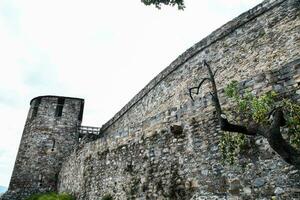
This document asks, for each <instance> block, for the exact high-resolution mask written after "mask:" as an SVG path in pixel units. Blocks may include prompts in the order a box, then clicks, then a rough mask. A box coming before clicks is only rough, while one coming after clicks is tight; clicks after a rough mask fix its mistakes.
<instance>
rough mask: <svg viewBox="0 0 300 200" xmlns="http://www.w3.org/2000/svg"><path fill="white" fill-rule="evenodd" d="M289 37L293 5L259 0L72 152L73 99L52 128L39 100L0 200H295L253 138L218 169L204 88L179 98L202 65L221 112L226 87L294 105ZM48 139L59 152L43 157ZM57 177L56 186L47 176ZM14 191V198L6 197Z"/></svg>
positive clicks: (294, 63)
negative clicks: (40, 196)
mask: <svg viewBox="0 0 300 200" xmlns="http://www.w3.org/2000/svg"><path fill="white" fill-rule="evenodd" d="M299 30H300V1H299V0H269V1H264V2H263V3H262V4H260V5H258V6H256V7H255V8H253V9H251V10H249V11H248V12H246V13H244V14H242V15H240V16H239V17H237V18H235V19H234V20H232V21H230V22H228V23H227V24H225V25H224V26H222V27H221V28H220V29H218V30H216V31H214V32H213V33H212V34H210V35H209V36H207V37H206V38H204V39H203V40H201V41H200V42H199V43H197V44H195V45H194V46H193V47H191V48H190V49H188V50H187V51H186V52H184V53H183V54H182V55H181V56H179V57H178V58H177V59H176V60H175V61H174V62H173V63H171V65H170V66H169V67H167V68H166V69H165V70H164V71H163V72H161V73H160V74H159V75H158V76H157V77H155V78H154V79H153V80H152V81H151V82H150V83H149V84H148V85H147V86H146V87H145V88H144V89H143V90H142V91H141V92H140V93H139V94H137V95H136V96H135V97H134V98H133V99H132V100H131V101H130V102H129V103H128V104H127V105H126V106H125V107H124V108H123V109H122V110H121V111H120V112H118V113H117V114H116V115H115V116H114V117H113V118H112V119H111V120H110V121H108V122H107V123H106V124H104V125H103V126H102V128H101V133H100V135H99V136H95V135H85V136H83V137H82V138H81V141H80V144H79V145H77V139H78V138H77V137H78V135H76V134H74V133H75V132H76V130H75V129H76V126H77V125H80V120H77V119H78V118H76V116H78V114H80V113H82V112H81V111H80V108H81V105H82V100H80V99H68V98H66V101H65V104H66V105H69V107H68V106H66V110H63V116H64V115H66V116H70V117H67V118H66V120H65V121H63V119H61V120H62V121H61V120H57V119H56V118H55V117H53V116H54V111H55V108H54V105H55V104H56V102H57V97H41V99H42V101H41V106H42V105H44V108H43V109H45V111H42V110H43V109H42V110H41V111H40V109H39V112H38V115H37V117H36V119H34V120H30V117H29V118H28V119H27V122H26V126H25V129H24V134H23V138H22V141H21V146H20V150H19V154H18V157H17V161H16V166H15V169H14V174H13V177H12V181H11V184H10V189H9V192H8V193H7V194H6V197H5V198H2V200H7V199H12V200H14V199H16V200H22V198H23V197H24V194H25V195H27V193H32V192H33V191H48V190H56V189H57V190H58V191H59V192H69V193H71V194H73V195H75V196H76V198H77V200H100V199H101V198H102V197H103V196H105V195H106V194H111V195H112V196H113V197H114V199H120V200H123V199H124V200H125V199H151V200H152V199H158V200H162V199H170V200H171V199H172V200H173V199H178V200H179V199H180V200H181V199H191V200H200V199H205V200H206V199H271V198H273V199H274V198H276V199H299V198H300V184H299V183H300V172H299V171H298V170H296V169H295V168H293V166H290V165H288V164H286V163H285V162H284V161H283V160H282V159H281V158H280V157H279V156H278V155H276V153H275V152H274V151H273V150H272V149H271V148H270V147H269V145H268V143H267V141H266V140H265V139H263V138H261V137H256V138H252V139H251V140H252V142H253V144H255V145H253V146H252V148H251V149H249V151H248V152H247V153H245V154H241V155H239V158H238V160H237V164H236V165H234V166H228V165H223V164H222V162H221V154H220V151H219V147H218V143H219V139H220V136H221V131H220V128H219V126H218V123H217V121H216V116H215V109H214V107H213V106H212V101H211V96H210V95H209V91H210V87H209V85H208V84H205V85H203V87H202V89H203V90H202V93H201V94H199V95H198V96H195V97H194V98H195V101H192V100H191V99H190V97H189V94H188V88H190V87H193V86H196V85H198V84H199V81H200V80H201V79H202V78H203V77H206V76H207V75H206V74H207V71H206V69H205V68H204V67H203V66H202V64H201V63H202V61H203V60H204V59H205V60H207V61H208V62H209V63H210V65H211V66H212V68H213V69H218V73H217V75H216V82H217V87H218V90H219V98H220V101H221V102H220V103H221V105H222V107H223V109H224V110H228V109H230V105H231V103H230V102H229V101H228V100H227V99H226V97H225V96H224V91H223V90H224V87H225V85H227V84H228V83H229V82H231V81H232V80H237V81H238V82H239V86H240V88H242V90H251V92H252V93H253V94H254V95H260V94H262V93H265V92H267V91H271V90H275V91H276V92H278V93H279V94H280V95H281V96H282V97H287V98H292V99H294V100H295V101H297V102H300V31H299ZM34 102H35V100H33V102H32V103H31V104H35V103H34ZM67 102H69V103H67ZM64 109H65V107H64ZM32 112H33V110H32V109H31V110H30V114H29V115H30V116H31V115H32V114H31V113H32ZM42 113H45V116H43V115H42ZM53 130H54V131H53ZM41 133H44V134H43V135H41ZM52 138H55V140H57V141H58V143H57V144H60V145H59V146H57V150H55V151H54V152H52V151H50V152H49V148H51V147H50V146H51V144H53V142H52V143H51V141H53V140H51V139H52ZM69 154H70V155H69ZM54 155H55V156H54ZM67 155H69V157H68V158H67V159H64V158H65V156H67ZM28 158H32V159H28ZM61 164H62V165H61ZM52 166H53V168H51V170H50V169H49V167H52ZM61 166H62V167H61ZM52 169H53V170H52ZM59 171H60V172H59ZM58 172H59V175H58V179H57V183H56V182H54V181H53V179H51V178H50V177H53V175H56V174H57V173H58ZM40 174H42V175H43V177H45V178H43V179H42V180H44V182H43V184H42V185H40V184H39V183H40V179H39V175H40ZM18 190H21V191H22V193H20V195H19V196H16V195H15V194H14V191H18ZM24 191H26V192H27V191H29V192H27V193H26V192H25V193H24ZM9 195H11V196H10V197H14V198H10V197H9ZM13 195H15V196H13ZM22 195H23V196H22ZM21 196H22V197H21ZM0 199H1V198H0Z"/></svg>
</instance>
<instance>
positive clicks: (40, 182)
mask: <svg viewBox="0 0 300 200" xmlns="http://www.w3.org/2000/svg"><path fill="white" fill-rule="evenodd" d="M42 181H43V175H42V174H39V182H38V185H39V187H41V186H42Z"/></svg>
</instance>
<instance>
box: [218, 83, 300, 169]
mask: <svg viewBox="0 0 300 200" xmlns="http://www.w3.org/2000/svg"><path fill="white" fill-rule="evenodd" d="M224 92H225V95H226V96H227V97H229V98H230V99H231V100H233V102H234V106H233V108H232V110H234V111H235V114H237V115H238V116H239V117H240V121H239V123H248V122H250V121H253V122H256V123H257V124H261V125H268V124H270V121H269V119H268V118H269V114H270V112H271V111H272V110H273V109H274V108H276V107H282V108H283V110H284V113H285V119H286V122H287V125H286V129H285V130H286V131H285V132H284V133H287V135H288V138H289V142H290V143H291V144H292V145H293V146H294V147H296V148H300V105H299V104H297V103H294V102H292V101H291V100H287V99H281V100H280V99H279V97H278V96H279V95H278V94H277V93H276V92H274V91H271V92H267V93H265V94H263V95H261V96H259V97H256V96H254V95H253V94H251V93H250V91H245V92H241V91H240V90H239V86H238V82H237V81H232V82H231V83H230V84H228V85H227V87H226V88H225V89H224ZM234 117H237V116H234ZM229 118H232V116H230V117H229ZM236 121H238V120H236ZM246 144H247V138H246V137H245V136H244V135H242V134H238V133H228V132H227V133H224V135H223V136H222V137H221V140H220V143H219V146H220V150H221V152H222V157H223V161H224V162H225V163H229V164H233V163H234V161H235V160H236V157H237V155H238V154H239V153H240V152H241V151H243V148H246V147H247V145H246Z"/></svg>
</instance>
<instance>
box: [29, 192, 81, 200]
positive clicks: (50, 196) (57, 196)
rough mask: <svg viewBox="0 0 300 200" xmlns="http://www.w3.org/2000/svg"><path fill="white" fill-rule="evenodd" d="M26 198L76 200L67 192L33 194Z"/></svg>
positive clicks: (35, 199)
mask: <svg viewBox="0 0 300 200" xmlns="http://www.w3.org/2000/svg"><path fill="white" fill-rule="evenodd" d="M26 200H75V198H74V197H72V196H71V195H69V194H66V193H62V194H56V193H54V192H49V193H44V194H34V195H31V196H30V197H28V198H27V199H26Z"/></svg>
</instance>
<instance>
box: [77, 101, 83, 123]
mask: <svg viewBox="0 0 300 200" xmlns="http://www.w3.org/2000/svg"><path fill="white" fill-rule="evenodd" d="M83 107H84V103H83V101H82V102H81V105H80V111H79V115H78V120H79V121H82V115H83Z"/></svg>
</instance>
